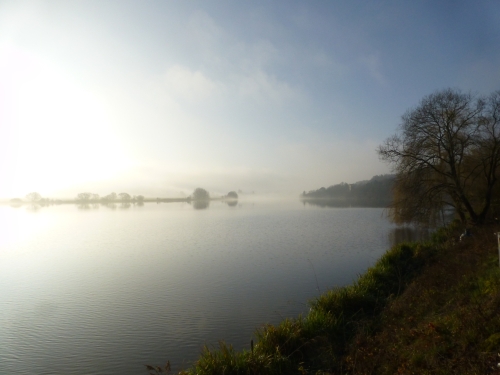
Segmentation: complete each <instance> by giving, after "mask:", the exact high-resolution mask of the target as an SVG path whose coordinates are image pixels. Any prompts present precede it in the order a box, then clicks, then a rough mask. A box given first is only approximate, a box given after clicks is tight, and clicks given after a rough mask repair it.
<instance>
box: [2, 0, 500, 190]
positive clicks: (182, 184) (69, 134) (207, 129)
mask: <svg viewBox="0 0 500 375" xmlns="http://www.w3.org/2000/svg"><path fill="white" fill-rule="evenodd" d="M499 25H500V3H498V2H497V1H439V2H436V1H411V2H410V1H349V2H348V1H307V2H306V1H272V2H271V1H252V2H243V1H189V2H187V1H123V0H120V1H92V0H90V1H89V0H87V1H71V2H67V1H36V2H24V1H0V121H1V123H0V173H1V175H2V176H4V177H5V178H4V179H3V180H4V181H7V182H6V183H5V182H4V183H2V184H1V186H0V197H5V198H10V197H14V196H21V197H22V196H24V195H25V194H27V193H28V192H30V191H39V192H40V193H41V194H42V195H43V196H69V197H71V196H74V195H75V194H76V193H78V192H81V191H92V192H95V193H99V194H102V195H105V194H108V193H109V192H111V191H116V192H121V191H127V192H129V193H130V194H144V195H146V196H174V195H176V194H179V193H180V192H184V193H186V194H189V193H191V192H192V190H193V189H194V188H195V187H198V186H202V187H205V188H206V189H207V190H209V191H210V192H212V193H213V194H218V193H226V192H227V191H229V190H235V189H242V190H243V191H256V192H262V193H269V192H282V193H291V194H298V193H300V192H302V191H303V190H311V189H316V188H319V187H321V186H329V185H332V184H336V183H340V182H342V181H346V182H355V181H358V180H363V179H368V178H370V177H371V176H373V175H375V174H381V173H388V172H389V170H388V168H387V166H386V165H384V164H383V163H381V162H380V161H379V160H378V158H377V155H376V152H375V149H376V147H377V146H378V144H380V143H381V142H382V141H383V140H384V139H385V138H387V137H389V136H390V135H392V134H393V133H394V132H395V130H396V128H397V125H398V124H399V121H400V117H401V115H403V114H404V112H405V111H406V110H407V109H409V108H411V107H414V106H416V105H418V102H419V101H420V99H421V98H422V97H424V96H425V95H428V94H430V93H432V92H434V91H436V90H439V89H444V88H448V87H453V88H459V89H461V90H463V91H472V92H474V93H477V94H480V95H481V94H489V93H491V92H492V91H494V90H498V89H500V84H499V83H500V48H499V46H500V26H499Z"/></svg>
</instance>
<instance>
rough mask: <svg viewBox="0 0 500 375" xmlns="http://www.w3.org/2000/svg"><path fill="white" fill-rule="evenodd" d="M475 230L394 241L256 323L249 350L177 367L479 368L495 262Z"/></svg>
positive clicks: (499, 284) (320, 370)
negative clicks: (280, 315) (342, 279)
mask: <svg viewBox="0 0 500 375" xmlns="http://www.w3.org/2000/svg"><path fill="white" fill-rule="evenodd" d="M475 232H476V235H475V236H474V237H473V238H469V239H467V241H464V242H461V243H457V242H456V241H455V240H454V239H456V238H458V234H459V231H458V230H457V225H456V224H454V225H451V226H450V227H448V228H445V229H441V230H439V231H438V232H436V233H435V234H434V236H433V238H432V240H431V241H429V242H428V243H407V244H400V245H397V246H395V247H393V248H392V249H390V250H389V251H387V252H386V253H385V254H384V255H383V256H382V258H380V260H379V261H378V262H377V263H376V264H375V265H374V266H373V267H371V268H370V269H368V271H367V272H366V273H364V274H363V275H361V276H360V277H359V278H358V280H357V281H356V282H355V283H354V284H352V285H349V286H345V287H341V288H335V289H332V290H329V291H328V292H326V293H324V294H323V295H321V296H320V297H318V298H317V299H315V300H313V301H311V302H310V306H311V309H310V312H309V313H308V314H307V315H305V316H299V317H297V318H293V319H285V320H283V321H282V322H281V323H280V324H278V325H266V326H264V327H263V328H261V329H259V330H257V331H256V333H255V345H252V348H251V349H250V350H243V351H235V350H234V349H233V348H232V347H231V346H230V345H227V344H225V343H224V342H221V343H220V344H219V346H218V347H216V348H208V347H205V349H204V350H203V352H202V353H201V355H200V358H199V359H198V361H196V362H195V363H194V365H193V366H192V367H191V368H189V369H187V370H185V371H181V372H180V374H182V375H190V374H199V375H205V374H226V375H229V374H249V375H250V374H301V375H304V374H317V375H320V374H396V373H407V374H412V373H418V374H421V373H422V374H424V373H428V374H439V373H446V374H448V373H457V374H467V373H470V374H475V373H477V374H484V373H487V372H486V371H488V369H489V368H491V366H493V365H496V364H495V363H494V354H495V351H496V350H500V348H499V344H500V318H499V316H500V314H499V312H500V293H499V290H500V271H499V269H498V257H495V254H496V238H495V236H493V229H492V228H490V227H485V228H483V229H478V230H476V231H475ZM155 371H156V372H151V373H155V374H158V373H161V372H158V371H157V370H155ZM163 372H167V371H163Z"/></svg>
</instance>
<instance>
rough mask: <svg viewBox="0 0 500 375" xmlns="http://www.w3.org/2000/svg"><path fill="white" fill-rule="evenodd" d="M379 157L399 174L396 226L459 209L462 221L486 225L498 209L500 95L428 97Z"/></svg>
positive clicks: (437, 94)
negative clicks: (493, 212)
mask: <svg viewBox="0 0 500 375" xmlns="http://www.w3.org/2000/svg"><path fill="white" fill-rule="evenodd" d="M377 151H378V154H379V156H380V158H381V159H382V160H384V161H386V162H388V163H389V164H390V165H391V166H392V168H393V171H394V172H395V173H396V181H395V185H394V197H393V203H392V205H391V207H390V214H391V217H392V219H393V220H394V221H396V222H400V223H402V222H422V223H428V222H429V221H431V220H432V219H435V218H436V217H437V216H438V215H439V214H440V213H442V212H443V210H444V209H446V208H453V209H454V211H455V212H456V214H457V215H458V216H459V217H460V219H461V220H462V221H464V222H465V221H467V220H471V221H472V222H474V223H482V222H484V220H485V219H486V217H487V215H488V213H489V212H490V209H491V207H492V204H493V203H495V204H496V202H493V201H492V200H493V198H494V189H495V188H496V182H497V178H498V169H499V168H498V166H499V163H500V91H496V92H494V93H492V94H491V95H490V96H488V97H480V96H477V95H473V94H470V93H462V92H461V91H460V90H454V89H446V90H442V91H437V92H435V93H433V94H431V95H428V96H426V97H424V98H423V99H422V101H421V102H420V104H419V105H418V106H417V107H416V108H414V109H410V110H408V111H407V112H406V113H405V114H404V115H403V116H402V122H401V124H400V126H399V129H398V131H397V133H396V134H395V135H393V136H392V137H390V138H388V139H387V140H385V142H384V143H383V144H382V145H380V146H379V148H378V150H377Z"/></svg>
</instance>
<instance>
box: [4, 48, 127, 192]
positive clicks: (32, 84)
mask: <svg viewBox="0 0 500 375" xmlns="http://www.w3.org/2000/svg"><path fill="white" fill-rule="evenodd" d="M0 82H3V84H2V85H1V86H3V88H1V89H0V98H2V102H3V103H7V104H6V108H4V109H3V110H2V112H3V114H1V115H0V116H2V117H4V116H6V118H0V120H2V123H4V124H10V125H7V126H9V127H10V128H8V129H6V130H7V134H8V136H7V138H6V139H3V140H0V146H1V148H2V150H3V151H2V152H1V153H2V161H1V162H0V163H1V164H0V168H1V169H0V172H1V173H2V175H3V176H4V178H5V179H4V178H3V179H4V181H7V184H2V185H3V187H1V188H0V197H9V196H10V197H12V196H11V194H18V192H20V191H21V192H22V191H25V192H26V193H28V192H30V191H34V190H35V191H39V192H40V193H42V195H44V194H51V192H53V191H55V190H56V189H61V188H64V187H69V186H74V185H77V184H78V183H81V182H84V181H98V180H102V179H106V178H109V177H111V176H113V175H114V174H116V173H118V172H120V171H122V170H123V169H125V168H127V167H128V165H129V162H128V161H127V160H126V158H125V157H124V156H123V152H122V150H121V149H120V146H119V144H118V142H117V138H116V136H115V134H113V130H112V122H111V119H110V118H109V116H108V113H107V112H106V108H105V106H104V105H103V103H101V102H99V101H98V100H97V99H96V98H95V97H94V96H93V95H92V93H91V92H89V91H87V90H85V89H84V88H83V87H81V85H79V84H78V82H76V81H75V80H72V79H71V77H69V76H68V75H67V74H65V73H64V72H63V71H61V70H60V69H58V68H57V66H54V65H53V64H50V62H47V61H44V60H42V59H40V58H38V57H37V56H33V55H30V54H27V53H25V52H23V51H22V50H19V49H15V48H12V47H8V46H4V47H3V48H1V47H0ZM7 120H8V121H7ZM4 130H5V129H4ZM6 156H7V157H6ZM14 192H15V193H14Z"/></svg>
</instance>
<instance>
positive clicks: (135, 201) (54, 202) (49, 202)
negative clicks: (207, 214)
mask: <svg viewBox="0 0 500 375" xmlns="http://www.w3.org/2000/svg"><path fill="white" fill-rule="evenodd" d="M236 200H237V199H234V198H233V199H231V198H226V197H220V198H210V199H206V200H196V199H192V198H191V197H187V198H159V197H158V198H144V199H141V200H138V199H89V200H78V199H51V198H42V199H40V200H38V201H34V202H29V201H25V200H21V199H19V200H18V199H11V200H0V204H1V205H10V206H24V205H33V204H35V205H39V206H52V205H60V204H112V203H129V204H140V203H173V202H185V203H191V202H210V201H228V202H229V201H236Z"/></svg>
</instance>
